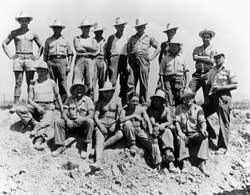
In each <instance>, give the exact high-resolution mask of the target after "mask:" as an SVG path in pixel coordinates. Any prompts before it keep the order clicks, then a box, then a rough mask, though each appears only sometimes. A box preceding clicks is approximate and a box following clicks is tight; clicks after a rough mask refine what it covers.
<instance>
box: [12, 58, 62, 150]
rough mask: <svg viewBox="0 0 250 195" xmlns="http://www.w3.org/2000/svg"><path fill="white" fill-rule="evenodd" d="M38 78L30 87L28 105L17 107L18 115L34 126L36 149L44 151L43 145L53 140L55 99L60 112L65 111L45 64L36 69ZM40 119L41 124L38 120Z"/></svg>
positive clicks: (32, 133)
mask: <svg viewBox="0 0 250 195" xmlns="http://www.w3.org/2000/svg"><path fill="white" fill-rule="evenodd" d="M36 71H37V74H38V78H37V80H35V81H32V82H31V84H30V86H29V94H28V103H29V104H28V105H22V106H19V107H17V109H16V113H17V115H18V116H19V117H20V118H21V120H22V121H23V122H24V123H25V124H26V125H31V126H33V131H32V132H31V135H33V136H34V140H33V143H34V148H35V149H37V150H40V149H43V145H42V144H43V143H44V142H45V141H46V140H47V139H50V138H52V134H53V129H52V128H51V125H52V123H53V119H54V117H53V114H54V109H55V104H54V99H56V100H57V102H58V105H59V108H60V111H61V112H62V111H63V106H62V101H61V98H60V96H59V91H58V88H57V85H56V83H55V82H54V81H53V80H52V79H49V76H48V75H49V69H48V66H47V64H46V63H45V62H42V63H40V64H39V65H38V66H37V67H36ZM36 119H39V122H38V121H37V120H36Z"/></svg>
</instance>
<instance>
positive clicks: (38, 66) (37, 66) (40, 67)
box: [35, 66, 49, 71]
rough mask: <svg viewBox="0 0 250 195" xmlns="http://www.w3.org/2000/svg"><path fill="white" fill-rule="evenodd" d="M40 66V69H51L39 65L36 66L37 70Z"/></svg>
mask: <svg viewBox="0 0 250 195" xmlns="http://www.w3.org/2000/svg"><path fill="white" fill-rule="evenodd" d="M38 68H40V69H46V70H48V71H49V68H48V67H42V66H37V67H35V69H36V70H37V69H38Z"/></svg>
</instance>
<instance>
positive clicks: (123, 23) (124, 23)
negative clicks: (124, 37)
mask: <svg viewBox="0 0 250 195" xmlns="http://www.w3.org/2000/svg"><path fill="white" fill-rule="evenodd" d="M126 24H127V22H122V23H120V24H114V25H113V26H121V25H126Z"/></svg>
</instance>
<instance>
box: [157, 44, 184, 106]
mask: <svg viewBox="0 0 250 195" xmlns="http://www.w3.org/2000/svg"><path fill="white" fill-rule="evenodd" d="M168 45H169V50H168V53H167V54H166V55H165V56H164V57H163V59H162V60H161V63H160V70H159V77H160V83H161V86H162V89H163V90H165V91H166V94H167V99H168V102H169V104H170V105H171V106H173V107H174V106H177V105H179V104H180V103H181V100H180V96H181V94H182V93H183V91H184V88H186V87H187V80H188V75H187V72H188V70H187V68H186V63H185V58H184V55H183V54H182V53H181V46H182V43H180V41H178V40H172V41H171V42H170V43H169V44H168Z"/></svg>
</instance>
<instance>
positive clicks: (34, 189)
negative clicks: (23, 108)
mask: <svg viewBox="0 0 250 195" xmlns="http://www.w3.org/2000/svg"><path fill="white" fill-rule="evenodd" d="M237 113H238V114H237ZM233 115H234V116H233V117H232V121H233V123H232V131H231V134H230V140H231V141H230V148H229V152H228V153H227V154H226V155H215V154H214V152H213V151H211V152H210V154H211V155H210V159H209V160H208V162H207V166H208V169H209V171H210V174H211V175H210V177H205V176H204V175H203V174H202V173H201V172H200V170H199V169H198V168H197V167H192V168H191V169H190V170H189V172H188V173H180V174H173V173H168V172H160V173H159V172H158V171H157V170H156V169H154V168H151V166H150V164H149V162H150V161H149V159H148V156H147V154H146V153H145V152H144V151H143V150H142V149H139V148H138V151H137V155H136V156H135V157H132V156H131V155H130V153H129V151H128V149H126V148H124V147H120V146H117V147H114V148H111V149H107V150H105V151H104V156H103V159H102V165H103V167H102V170H99V171H93V170H92V169H91V166H90V165H91V164H92V163H93V162H92V161H91V162H85V161H84V160H82V159H81V158H80V155H79V151H78V149H77V147H76V143H74V144H73V145H72V146H71V147H70V148H69V149H67V150H66V151H65V152H64V153H63V154H62V155H60V156H59V157H56V158H54V157H52V156H51V151H50V148H49V147H46V148H45V150H44V151H41V152H37V151H36V150H35V149H34V148H33V146H32V143H31V140H30V138H29V129H23V125H22V123H20V122H18V121H19V119H18V117H17V116H16V115H9V114H8V111H0V153H1V157H0V194H13V195H22V194H25V195H29V194H32V195H33V194H36V195H40V194H41V195H47V194H55V195H58V194H62V195H70V194H89V195H92V194H101V195H104V194H106V195H125V194H126V195H127V194H132V195H133V194H140V195H143V194H152V195H158V194H159V195H161V194H162V195H163V194H171V195H182V194H183V195H192V194H193V195H195V194H197V195H211V194H218V195H219V194H221V195H222V194H237V195H238V194H242V195H243V194H244V195H245V194H250V192H249V191H248V190H250V189H249V186H250V145H249V142H250V125H249V124H248V123H247V122H246V119H247V115H246V112H244V113H243V112H241V111H239V110H236V111H235V113H234V112H233ZM239 119H242V120H240V121H239Z"/></svg>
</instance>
